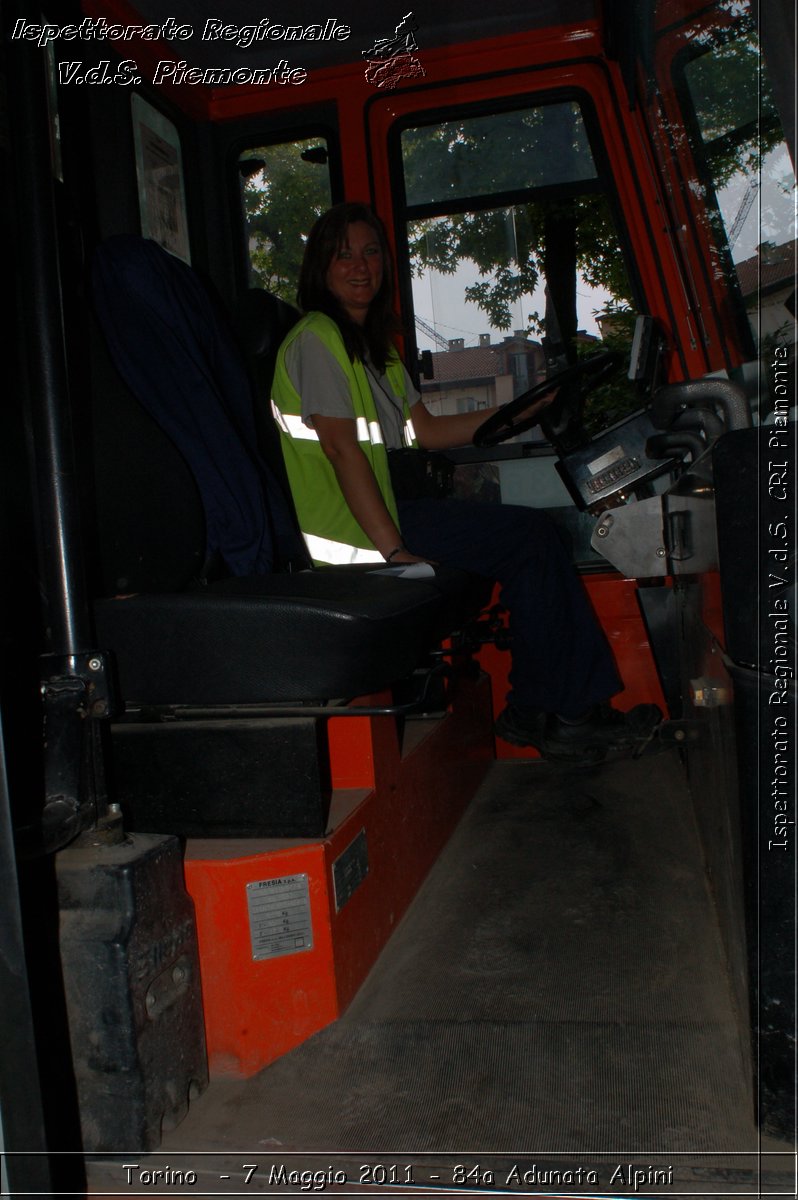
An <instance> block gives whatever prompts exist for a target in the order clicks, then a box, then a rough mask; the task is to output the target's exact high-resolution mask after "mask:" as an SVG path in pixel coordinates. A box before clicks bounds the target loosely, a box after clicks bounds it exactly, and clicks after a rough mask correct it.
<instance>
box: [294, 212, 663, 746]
mask: <svg viewBox="0 0 798 1200" xmlns="http://www.w3.org/2000/svg"><path fill="white" fill-rule="evenodd" d="M392 300H393V270H392V263H391V257H390V251H389V247H388V243H387V239H386V236H385V232H384V230H383V227H382V224H381V223H380V221H379V220H378V218H377V217H376V216H375V215H374V213H373V212H372V211H371V210H370V209H369V208H368V207H367V206H366V205H363V204H353V203H349V204H340V205H337V206H336V207H334V208H332V209H330V210H329V211H328V212H327V213H325V214H324V215H323V216H322V217H320V218H319V220H318V221H317V222H316V224H315V226H314V227H313V229H312V231H311V233H310V236H309V238H308V243H307V246H306V249H305V257H304V261H303V265H302V271H301V274H300V281H299V291H298V302H299V305H300V308H301V309H302V310H303V312H304V313H305V316H304V317H303V319H302V320H300V321H299V323H298V324H297V325H296V326H295V327H294V328H293V329H292V330H291V332H290V333H289V334H288V336H287V338H286V339H285V341H284V342H283V345H282V347H281V348H280V352H279V355H278V358H277V367H276V370H275V376H274V383H273V385H272V407H273V410H274V414H275V417H276V420H277V423H278V425H279V428H280V434H281V444H282V448H283V455H284V458H285V463H286V469H287V472H288V479H289V483H290V485H291V491H292V495H293V498H294V503H295V506H296V509H297V514H298V517H299V523H300V528H301V529H302V533H303V536H304V538H305V541H306V543H307V546H308V549H309V551H310V554H311V557H312V558H313V559H314V561H315V562H317V563H344V562H351V563H355V562H375V563H377V562H382V561H385V562H389V563H394V564H400V563H413V562H432V563H442V564H445V565H448V566H452V567H458V568H461V569H463V570H467V571H471V572H473V573H474V574H477V575H481V576H484V577H486V578H488V579H491V580H497V581H498V582H499V584H500V585H501V600H502V603H503V604H504V605H506V607H507V609H508V611H509V620H510V633H511V635H512V668H511V672H510V685H511V691H510V694H509V695H508V697H507V705H506V707H505V709H504V710H503V712H502V713H501V714H500V716H499V717H498V720H497V722H496V732H497V734H498V735H499V736H500V737H502V738H504V739H505V740H506V741H509V742H513V743H514V744H516V745H532V746H535V747H536V748H537V749H538V750H540V752H541V753H542V754H543V755H544V757H546V758H548V759H552V760H555V761H567V762H582V763H591V762H598V761H600V760H601V759H603V758H604V757H605V756H606V754H607V753H608V751H613V752H618V751H621V752H627V751H629V750H630V749H632V748H633V747H634V745H635V744H636V743H638V742H639V741H640V740H645V739H647V738H648V737H649V736H650V734H651V731H652V729H653V728H654V727H655V726H656V724H657V723H658V722H659V720H660V719H661V714H660V712H659V710H658V709H657V708H656V706H655V705H638V706H637V707H636V708H634V709H632V710H631V712H628V713H621V712H619V711H618V710H617V709H614V708H611V707H610V706H609V704H608V703H607V701H608V699H609V697H610V696H613V695H615V694H616V693H617V692H619V691H620V690H621V686H622V685H621V682H620V678H619V676H618V672H617V669H616V667H615V663H614V661H613V658H612V654H611V652H610V649H609V646H608V644H607V641H606V639H605V637H604V635H603V633H602V631H601V629H600V627H599V625H598V623H597V621H596V618H595V615H594V613H593V610H592V608H591V607H590V604H589V602H588V599H587V596H586V594H585V592H584V589H583V587H582V584H581V581H580V579H579V577H578V575H577V574H576V572H575V571H574V569H573V567H572V565H571V563H570V561H569V559H568V557H567V554H566V551H565V548H564V546H563V545H562V543H561V541H560V539H559V535H558V534H557V532H556V530H555V528H554V526H553V525H552V524H551V522H550V521H549V519H548V517H547V516H546V515H545V514H544V513H542V512H539V511H537V510H535V509H531V508H524V507H517V506H516V507H511V506H503V505H492V504H479V503H473V502H469V501H467V500H458V499H453V498H443V499H440V498H434V497H421V498H402V497H401V496H398V497H397V496H395V494H394V489H393V486H392V484H391V477H390V470H389V452H390V451H391V450H397V449H400V448H403V447H408V446H415V445H418V446H420V447H423V448H424V449H427V450H442V449H445V448H448V447H452V446H462V445H466V444H468V443H470V442H471V439H472V437H473V435H474V432H475V430H476V429H477V427H478V426H479V425H480V424H482V422H483V421H485V420H486V419H487V418H488V417H489V416H490V415H491V411H490V410H489V411H487V412H486V411H484V410H483V411H480V412H474V413H459V414H457V415H452V416H435V415H433V414H432V413H430V412H429V411H428V409H427V408H426V407H425V406H424V404H423V403H422V401H421V397H420V395H419V393H418V391H417V390H416V389H415V388H414V386H413V384H412V382H411V380H410V378H409V376H408V374H407V372H406V370H405V368H404V367H403V365H402V363H401V362H400V360H399V357H398V355H397V353H396V350H395V348H394V344H393V335H394V333H395V332H396V331H397V327H398V322H397V319H396V317H395V315H394V313H393V309H392ZM545 403H546V402H542V403H539V404H538V405H537V406H535V407H534V408H532V409H530V410H529V412H528V413H527V414H526V416H534V414H535V412H536V411H537V410H538V409H542V408H543V407H544V406H545Z"/></svg>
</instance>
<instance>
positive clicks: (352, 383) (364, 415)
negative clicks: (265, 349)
mask: <svg viewBox="0 0 798 1200" xmlns="http://www.w3.org/2000/svg"><path fill="white" fill-rule="evenodd" d="M303 330H310V331H311V332H312V333H314V334H315V335H316V337H318V338H319V339H320V340H321V342H323V344H324V345H325V346H326V347H327V349H328V350H329V351H330V352H331V354H332V355H333V356H334V358H335V360H336V362H338V363H339V365H340V366H341V369H342V370H343V372H344V374H345V375H346V378H347V382H348V384H349V393H350V396H351V398H352V411H353V416H354V419H355V425H356V431H357V440H358V443H359V445H360V448H361V450H362V451H363V453H364V454H365V456H366V458H367V459H368V461H369V464H370V465H371V469H372V471H373V472H374V478H375V479H376V480H377V486H378V487H379V489H380V492H381V493H382V498H383V500H384V501H385V505H386V507H387V509H388V511H389V512H390V514H391V516H392V517H393V519H394V521H396V522H397V526H398V517H397V513H396V501H395V500H394V495H393V489H392V487H391V478H390V474H389V471H388V453H387V450H386V448H385V443H384V441H383V436H382V428H381V427H380V422H379V418H378V416H377V407H376V405H375V403H374V397H373V395H372V391H371V387H370V386H369V381H368V377H367V375H366V371H365V368H364V366H363V364H362V363H361V362H360V360H355V362H352V361H351V360H350V358H349V355H348V354H347V352H346V348H345V346H344V342H343V338H342V337H341V332H340V330H339V328H338V326H337V325H336V323H335V322H334V321H333V320H332V319H331V318H330V317H328V316H326V315H325V314H324V313H318V312H314V313H309V314H308V315H307V316H306V317H303V318H302V320H301V321H299V322H298V324H297V325H295V326H294V328H293V329H292V330H291V332H290V333H289V334H288V336H287V338H286V339H285V341H284V342H283V344H282V346H281V347H280V350H279V353H278V355H277V365H276V367H275V371H274V380H273V382H272V413H273V415H274V418H275V420H276V422H277V426H278V428H279V431H280V442H281V446H282V451H283V457H284V459H285V466H286V471H287V473H288V482H289V485H290V487H291V494H292V496H293V499H294V507H295V508H296V511H297V517H298V518H299V527H300V529H301V531H302V536H303V538H304V539H305V543H306V545H307V547H308V551H309V553H310V556H311V558H312V559H313V561H314V562H315V563H319V564H322V563H369V562H382V561H383V559H382V555H381V554H380V553H379V551H378V550H376V549H375V547H374V543H373V542H372V541H371V540H370V539H369V538H368V537H367V536H366V534H365V533H364V532H363V530H362V529H361V528H360V526H359V525H358V523H357V521H356V520H355V518H354V517H353V516H352V513H351V512H350V510H349V506H348V505H347V503H346V500H345V499H344V496H343V493H342V492H341V489H340V487H339V486H338V480H337V479H336V476H335V471H334V470H333V468H332V466H331V464H330V461H329V459H328V458H327V456H326V454H325V453H324V451H323V450H322V447H321V443H320V442H319V436H318V434H317V433H316V431H315V430H314V429H313V428H311V427H310V426H308V425H306V424H305V423H304V421H303V420H302V401H301V398H300V396H299V393H298V392H297V390H296V388H295V387H294V385H293V384H292V382H291V380H290V378H289V375H288V371H287V370H286V367H285V352H286V349H287V348H288V346H290V344H291V343H292V342H293V340H294V338H296V337H298V336H299V334H300V333H302V331H303ZM386 375H387V378H388V382H389V384H390V386H391V389H392V390H393V392H394V394H395V395H396V396H398V397H399V398H400V399H401V400H402V402H403V408H404V419H405V431H406V437H407V443H408V445H415V444H416V439H415V432H414V430H413V424H412V421H411V419H410V410H409V407H408V404H407V393H406V387H405V374H404V371H403V369H402V364H401V363H400V361H399V358H398V356H394V357H392V359H391V360H390V361H389V363H388V366H387V369H386Z"/></svg>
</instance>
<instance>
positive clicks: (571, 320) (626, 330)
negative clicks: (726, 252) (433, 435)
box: [401, 100, 640, 440]
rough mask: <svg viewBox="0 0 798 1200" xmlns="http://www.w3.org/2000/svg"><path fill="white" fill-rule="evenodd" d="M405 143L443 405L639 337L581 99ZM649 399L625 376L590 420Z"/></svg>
mask: <svg viewBox="0 0 798 1200" xmlns="http://www.w3.org/2000/svg"><path fill="white" fill-rule="evenodd" d="M401 155H402V166H403V174H404V187H405V206H406V207H405V212H406V218H407V225H406V230H407V247H408V254H409V261H410V270H411V274H412V279H413V305H414V313H415V318H416V329H417V338H418V345H419V348H420V349H422V350H430V351H431V354H432V366H433V370H434V377H433V379H432V380H430V381H428V382H427V383H426V384H424V383H422V394H423V393H425V392H426V393H428V397H429V401H430V404H431V407H433V406H434V410H435V411H438V412H446V411H448V409H449V407H451V410H452V411H455V408H454V407H453V406H454V405H455V404H456V403H457V398H458V395H459V396H462V389H463V388H466V387H467V388H468V389H469V391H470V392H471V393H472V394H474V396H475V398H476V400H477V402H478V403H477V407H480V406H486V405H488V404H497V403H499V404H501V403H504V402H506V401H508V400H511V399H513V397H514V396H517V395H520V394H521V393H522V392H524V391H526V390H528V389H529V388H530V387H532V386H533V385H534V384H535V383H537V382H539V381H540V380H542V379H544V378H546V375H547V374H551V373H552V372H553V371H556V370H558V369H560V368H561V367H564V366H566V365H567V364H568V363H569V362H572V361H574V360H575V359H577V358H578V357H579V356H580V355H582V354H585V353H590V352H591V351H596V350H599V349H605V348H606V347H607V345H608V344H610V345H611V346H612V347H613V348H615V347H618V348H622V349H629V348H630V347H631V339H632V334H633V328H634V317H635V312H634V308H635V306H634V302H633V296H632V289H631V286H630V282H629V279H628V276H627V272H626V268H625V263H624V256H623V254H622V252H621V246H620V240H619V237H618V234H617V232H616V229H615V226H614V222H613V218H612V216H611V211H610V206H609V204H608V202H607V198H606V195H605V194H604V189H603V185H602V182H601V179H600V176H599V171H598V167H597V164H596V161H595V158H594V155H593V152H592V149H591V145H590V141H589V138H588V134H587V129H586V125H585V120H584V117H583V114H582V110H581V107H580V105H579V104H578V103H577V102H576V101H574V100H565V101H554V102H550V103H546V104H541V105H538V106H535V107H526V108H523V109H515V110H512V111H504V112H497V113H493V114H488V115H478V116H465V117H463V118H461V119H456V120H446V121H441V122H440V123H437V124H425V125H420V126H416V127H412V128H406V129H404V130H403V131H402V133H401ZM436 381H437V382H436ZM448 382H450V383H451V385H452V386H451V397H449V396H448V395H447V390H448V389H447V388H446V387H444V383H448ZM639 407H640V398H639V396H638V395H637V393H636V391H635V389H634V388H633V387H632V385H630V384H629V383H628V381H626V380H625V379H623V377H621V379H620V382H613V383H612V384H610V385H608V386H607V387H606V388H605V389H604V392H603V394H602V395H599V394H598V393H596V394H595V395H594V396H593V397H591V402H590V405H589V408H588V410H587V412H586V424H587V428H588V431H589V432H591V433H596V432H598V431H599V430H601V429H603V428H606V427H607V426H608V425H610V424H612V423H613V422H614V421H616V420H619V419H620V418H621V417H623V416H624V415H626V414H627V413H629V412H630V411H632V410H633V409H635V408H639ZM540 436H541V435H540V434H539V433H537V440H540ZM523 437H524V440H536V431H534V430H533V431H532V432H531V433H529V434H526V435H523Z"/></svg>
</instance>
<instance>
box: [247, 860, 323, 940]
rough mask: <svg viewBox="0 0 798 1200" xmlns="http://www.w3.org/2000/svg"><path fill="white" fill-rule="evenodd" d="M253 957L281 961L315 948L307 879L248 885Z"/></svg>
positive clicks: (285, 878)
mask: <svg viewBox="0 0 798 1200" xmlns="http://www.w3.org/2000/svg"><path fill="white" fill-rule="evenodd" d="M247 908H248V909H249V935H250V938H251V941H252V957H253V959H255V960H256V961H257V960H259V959H262V958H277V957H278V955H281V954H298V953H300V952H301V951H303V950H312V948H313V923H312V921H311V917H310V885H309V883H308V877H307V875H284V876H282V878H280V879H263V880H260V881H259V882H258V883H248V884H247Z"/></svg>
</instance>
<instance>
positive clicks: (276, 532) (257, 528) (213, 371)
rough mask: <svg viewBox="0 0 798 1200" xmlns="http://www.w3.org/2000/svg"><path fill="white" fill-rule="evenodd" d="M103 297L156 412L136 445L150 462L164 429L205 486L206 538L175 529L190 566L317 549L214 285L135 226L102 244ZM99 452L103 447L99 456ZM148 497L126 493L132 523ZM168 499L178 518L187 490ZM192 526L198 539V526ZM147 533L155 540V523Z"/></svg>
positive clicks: (277, 564)
mask: <svg viewBox="0 0 798 1200" xmlns="http://www.w3.org/2000/svg"><path fill="white" fill-rule="evenodd" d="M94 300H95V309H96V314H97V319H98V322H99V325H100V328H101V329H102V331H103V334H104V336H105V341H106V343H107V346H108V349H109V351H110V355H111V358H112V360H113V363H114V365H115V367H116V369H117V371H118V372H119V374H120V375H121V377H122V379H123V380H124V382H125V384H126V385H127V387H128V388H129V389H130V391H131V392H132V393H133V395H134V396H135V398H136V400H137V401H138V403H139V404H140V405H141V406H142V408H143V409H144V410H145V411H146V413H148V414H149V416H150V417H151V418H152V419H153V421H154V422H155V426H154V427H153V426H152V425H151V424H149V425H145V424H144V423H141V422H140V424H139V428H138V429H137V431H136V434H135V436H134V437H133V439H132V444H131V445H130V446H129V447H128V450H129V453H130V454H133V455H135V456H137V457H138V458H141V459H143V460H144V464H143V465H144V466H145V467H146V464H147V462H148V461H149V456H150V454H151V453H152V454H155V453H156V434H155V430H157V431H158V432H159V433H160V431H163V433H165V434H166V435H168V438H169V439H170V440H171V442H172V443H173V445H174V447H176V449H177V450H178V451H179V455H180V457H181V458H182V460H183V461H184V463H185V464H186V465H187V467H188V469H189V471H190V475H191V477H192V478H193V483H194V485H195V490H196V491H198V492H199V496H200V497H201V501H202V510H203V513H204V525H205V530H204V540H205V545H204V547H202V548H201V550H200V549H199V548H198V547H197V546H196V545H195V544H192V545H191V547H188V546H184V545H182V543H181V533H182V530H181V529H179V528H178V529H175V530H174V531H173V541H174V542H175V543H176V544H178V545H181V547H182V548H181V551H180V553H181V556H185V566H186V568H187V567H188V566H189V565H190V564H193V566H194V570H193V571H192V572H191V574H192V575H196V574H197V573H198V572H197V570H196V564H197V562H198V561H199V562H200V563H201V562H202V561H203V560H204V561H205V562H206V563H208V562H213V561H214V560H219V561H221V563H222V564H223V568H222V569H223V571H224V572H225V573H228V574H231V575H263V574H268V573H270V572H271V571H274V570H279V569H282V568H283V567H284V566H285V565H286V564H288V563H290V562H292V561H293V562H298V561H304V560H306V554H305V550H304V546H303V545H302V544H301V540H300V539H299V535H298V533H297V527H296V518H295V515H294V513H293V510H292V507H291V505H290V501H289V499H288V497H287V495H286V493H285V491H284V489H283V487H282V486H281V484H280V483H279V482H278V480H277V479H276V478H275V473H274V471H273V470H272V469H271V468H270V467H269V465H268V464H267V463H266V462H264V460H263V457H262V456H261V454H260V452H259V450H258V438H257V432H256V423H255V412H254V403H253V394H252V386H251V383H250V379H249V376H248V373H247V369H246V365H245V362H244V359H243V356H242V353H241V351H240V349H239V345H238V343H237V341H236V338H235V336H234V335H233V332H232V328H231V326H230V324H229V322H228V320H227V318H226V314H225V313H224V312H223V310H222V307H221V305H220V304H219V302H218V300H217V299H216V297H215V296H214V295H213V293H212V292H211V290H210V289H209V288H208V287H207V286H206V285H205V283H204V282H203V281H202V280H201V279H200V277H199V276H198V275H197V274H196V272H195V271H193V270H192V268H190V267H189V266H187V265H186V264H185V263H183V262H181V261H180V260H179V259H177V258H175V257H174V256H172V255H170V254H168V253H167V252H166V251H165V250H163V249H162V248H161V247H160V246H159V245H157V243H155V242H153V241H149V240H147V239H144V238H141V237H134V236H127V235H125V236H119V237H113V238H109V239H108V240H107V241H106V242H104V243H102V244H101V245H100V246H99V247H98V249H97V251H96V253H95V260H94ZM264 336H265V335H264ZM270 336H271V337H272V339H273V338H274V337H276V336H277V333H276V332H275V333H274V334H272V335H270ZM275 352H276V351H275ZM109 419H110V420H111V421H113V414H110V418H109ZM118 433H119V431H117V436H118ZM162 452H163V447H162V446H161V447H160V450H159V451H158V453H159V454H162ZM98 453H99V454H100V455H101V454H102V447H99V448H98V449H97V450H95V457H96V456H97V454H98ZM177 474H178V475H179V476H180V478H176V479H175V480H170V484H173V485H174V488H175V489H176V490H179V491H180V493H181V495H182V493H183V492H184V491H185V483H186V481H185V477H184V474H185V473H184V472H183V473H180V472H178V473H177ZM145 477H146V475H140V476H139V478H140V479H144V478H145ZM141 501H142V496H141V494H138V495H136V494H133V495H128V496H124V495H123V496H120V497H118V498H117V501H116V507H117V509H118V510H119V509H123V510H124V511H125V512H126V514H127V517H126V519H127V522H128V523H129V524H130V525H131V526H135V524H136V520H137V516H138V514H139V512H140V508H141ZM166 504H167V505H168V507H167V510H166V511H163V512H162V513H161V514H160V520H161V521H162V522H164V523H170V522H178V523H179V522H180V521H181V519H182V517H183V508H182V507H181V504H180V503H177V497H175V503H172V502H171V500H170V499H168V498H167V500H166ZM145 505H146V500H145ZM189 507H190V505H189ZM186 533H187V536H188V537H189V538H190V539H192V540H193V542H196V536H197V531H196V527H195V526H194V527H192V528H191V529H188V530H186ZM141 536H142V538H143V540H144V542H146V539H147V536H148V533H147V530H146V529H144V530H142V535H141ZM128 541H130V542H131V543H133V542H135V538H129V539H128ZM134 557H135V555H134ZM132 565H133V567H134V568H135V564H132ZM133 573H134V579H133V580H132V581H131V583H130V586H131V590H133V588H135V589H136V590H146V588H147V586H148V581H147V580H146V578H145V579H143V580H142V579H141V578H139V577H137V576H136V573H135V570H134V572H133ZM182 573H184V572H182ZM117 574H118V572H117ZM122 574H123V575H124V576H125V577H127V576H128V575H129V572H125V571H123V572H122ZM156 590H164V589H163V587H161V588H157V589H156Z"/></svg>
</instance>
